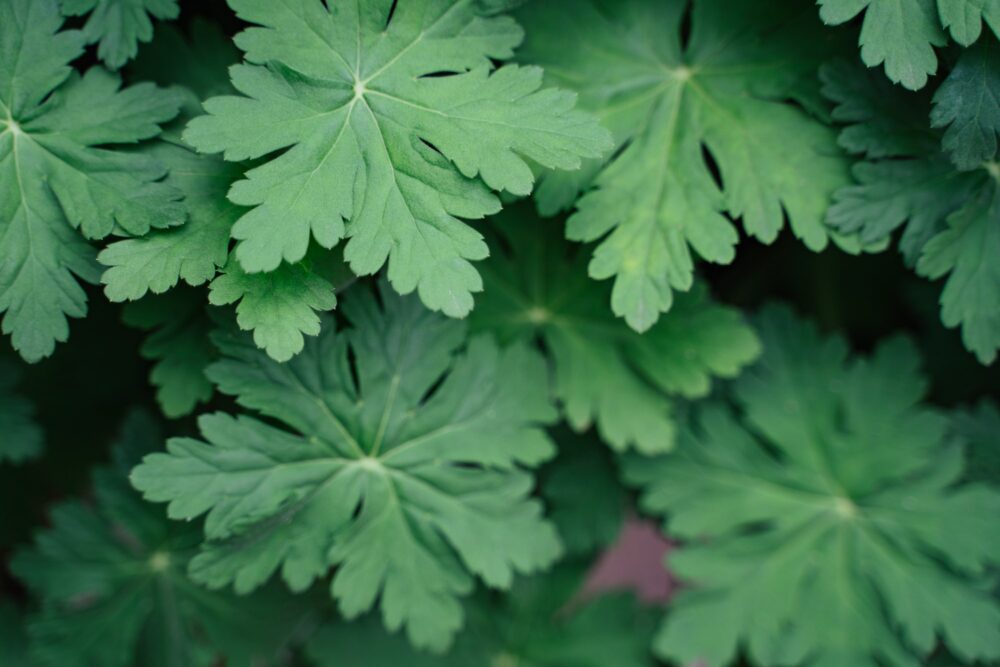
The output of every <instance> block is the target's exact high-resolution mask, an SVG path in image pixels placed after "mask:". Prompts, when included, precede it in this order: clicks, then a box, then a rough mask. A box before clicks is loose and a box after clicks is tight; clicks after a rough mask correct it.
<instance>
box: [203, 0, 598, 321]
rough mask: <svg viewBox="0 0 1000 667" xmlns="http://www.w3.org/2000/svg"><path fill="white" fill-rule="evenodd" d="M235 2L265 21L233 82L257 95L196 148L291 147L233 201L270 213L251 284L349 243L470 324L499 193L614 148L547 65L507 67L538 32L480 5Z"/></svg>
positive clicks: (220, 117)
mask: <svg viewBox="0 0 1000 667" xmlns="http://www.w3.org/2000/svg"><path fill="white" fill-rule="evenodd" d="M230 5H231V6H232V7H233V9H234V10H235V11H236V12H237V14H238V15H239V16H240V17H241V18H242V19H244V20H246V21H248V22H250V23H254V24H258V25H259V26H261V27H253V28H249V29H248V30H245V31H244V32H242V33H240V34H239V35H238V36H237V38H236V43H237V45H238V46H240V48H241V49H243V51H244V52H245V53H246V60H247V62H248V63H251V64H246V65H240V66H237V67H234V68H233V69H232V70H231V72H232V81H233V85H234V86H235V87H236V89H237V90H238V91H239V92H240V93H242V95H243V96H242V97H235V96H229V97H217V98H213V99H211V100H209V101H208V102H206V104H205V108H206V110H207V111H208V115H207V116H204V117H201V118H197V119H195V120H194V121H192V123H191V124H190V125H189V126H188V129H187V131H186V132H185V135H184V136H185V138H186V140H187V141H189V142H190V143H191V144H192V145H194V146H195V147H196V148H197V149H198V150H200V151H204V152H210V153H216V152H223V153H224V155H225V157H226V159H227V160H244V159H247V158H258V157H263V156H265V155H268V154H271V153H274V152H275V151H282V150H283V151H284V152H282V153H281V154H280V155H279V156H277V157H274V158H273V159H270V160H268V161H266V162H264V164H262V165H261V166H259V167H257V168H255V169H252V170H251V171H249V172H248V173H247V175H246V179H245V180H243V181H239V182H237V183H236V184H235V185H234V186H233V189H232V191H231V192H230V199H231V200H232V201H233V202H235V203H237V204H241V205H245V206H250V207H253V208H252V209H251V210H250V211H248V212H247V213H246V214H245V215H244V216H243V217H242V218H240V220H239V221H238V222H237V223H236V225H235V227H234V228H233V237H234V238H236V239H238V240H239V241H240V243H239V245H238V246H237V250H236V256H237V258H238V260H239V262H240V264H241V265H242V267H243V268H244V270H246V271H247V272H249V273H258V272H270V271H274V270H275V269H277V268H278V266H279V265H280V264H281V263H282V262H288V263H295V262H298V261H299V260H301V259H302V257H303V256H304V255H305V253H306V249H307V247H308V245H309V241H310V238H312V239H314V240H315V241H316V242H317V243H318V244H319V245H320V246H323V247H325V248H332V247H334V246H335V245H337V244H338V243H339V242H340V241H341V240H342V239H343V238H344V237H347V238H349V241H348V242H347V244H346V246H345V249H344V257H345V259H346V260H347V261H348V262H349V264H350V266H351V268H352V270H354V272H355V273H357V274H358V275H367V274H372V273H375V272H376V271H378V270H379V269H380V268H381V267H382V266H383V265H384V264H386V262H387V261H388V264H389V269H388V276H389V280H390V282H391V283H392V285H393V287H394V288H395V289H396V290H397V291H399V292H400V293H403V294H406V293H409V292H412V291H414V290H417V291H418V292H419V294H420V298H421V299H422V300H423V302H424V303H425V304H426V305H427V306H428V307H429V308H431V309H434V310H441V311H443V312H445V313H446V314H448V315H451V316H463V315H465V314H467V313H468V312H469V310H470V309H471V308H472V293H473V292H478V291H479V290H480V289H481V281H480V278H479V274H478V273H477V272H476V270H475V269H474V268H473V266H472V264H471V261H473V260H479V259H483V258H484V257H486V255H487V254H488V251H487V248H486V245H485V244H484V243H483V241H482V239H481V237H480V236H479V234H478V233H476V232H475V231H474V230H472V229H470V228H469V227H468V226H467V225H466V224H465V223H463V222H462V220H461V219H462V218H465V219H478V218H482V217H483V216H484V215H487V214H489V213H495V212H496V211H498V210H499V209H500V201H499V199H498V198H497V197H496V196H495V195H494V193H493V191H494V190H507V191H510V192H513V193H515V194H528V193H529V192H530V191H531V189H532V185H533V177H532V173H531V169H530V168H529V166H528V161H531V162H533V163H537V164H540V165H543V166H546V167H550V168H559V169H575V168H577V167H579V165H580V158H581V157H594V156H597V155H599V154H600V153H601V152H602V151H603V150H605V149H607V148H608V147H609V140H608V137H607V133H606V132H605V131H603V130H602V129H600V128H599V127H598V126H597V124H596V122H595V121H594V119H593V118H591V117H590V116H588V115H586V114H584V113H582V112H579V111H574V110H573V104H574V101H575V97H574V96H573V95H572V94H571V93H568V92H565V91H559V90H555V89H548V88H546V89H543V88H541V72H540V71H539V70H538V69H536V68H527V67H524V68H522V67H515V66H507V67H501V68H500V69H496V70H494V69H493V65H492V62H493V61H494V60H505V59H507V58H509V57H510V56H511V54H512V49H513V48H514V47H515V46H517V44H518V42H519V41H520V40H521V29H520V28H519V27H518V26H517V25H516V24H515V23H514V22H513V21H512V20H511V19H510V18H508V17H504V16H488V15H485V14H483V13H482V11H481V7H480V5H479V4H477V3H476V2H474V1H473V0H400V2H398V3H395V2H392V1H391V0H376V1H374V2H367V3H364V4H363V5H359V4H356V3H346V2H336V3H329V4H328V5H325V4H324V3H320V2H315V1H314V0H292V1H290V2H284V3H280V4H275V3H273V2H270V1H269V0H230ZM390 10H391V16H390ZM442 72H444V73H447V75H446V76H430V75H431V74H439V73H442Z"/></svg>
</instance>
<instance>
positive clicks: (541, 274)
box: [472, 206, 759, 453]
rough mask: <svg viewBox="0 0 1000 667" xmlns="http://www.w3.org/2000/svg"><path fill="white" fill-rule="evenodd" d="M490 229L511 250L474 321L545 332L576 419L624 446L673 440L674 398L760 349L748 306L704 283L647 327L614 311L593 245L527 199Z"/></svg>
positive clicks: (483, 327)
mask: <svg viewBox="0 0 1000 667" xmlns="http://www.w3.org/2000/svg"><path fill="white" fill-rule="evenodd" d="M491 228H495V229H496V230H497V232H498V234H500V235H501V236H502V238H503V239H504V240H505V241H506V243H505V244H493V245H494V246H498V245H499V246H501V247H502V246H503V245H506V246H507V247H509V248H510V251H509V252H508V253H503V252H498V253H496V254H495V255H494V256H493V257H491V258H490V259H489V261H487V262H485V263H484V264H483V267H482V273H483V277H484V281H485V287H486V291H485V294H484V295H483V297H482V298H481V299H480V303H479V306H478V307H477V308H476V310H475V311H473V313H472V326H473V328H474V329H476V330H479V331H490V332H495V333H497V334H498V335H499V336H500V337H501V338H502V339H503V340H525V341H531V340H533V339H534V338H540V339H541V340H542V341H543V342H544V345H545V347H546V348H547V349H548V350H549V351H550V353H551V355H552V358H553V363H554V366H555V385H554V390H555V394H556V397H557V398H558V399H559V401H560V402H561V403H562V407H563V412H564V413H565V415H566V418H567V420H568V421H569V423H570V424H571V425H572V426H573V427H574V428H575V429H577V430H584V429H586V428H588V427H589V426H590V425H591V423H594V422H596V424H597V429H598V432H599V433H600V435H601V438H602V439H603V440H604V441H605V442H607V443H608V445H610V446H611V447H612V448H614V449H616V450H618V451H621V450H624V449H626V448H629V447H635V448H636V449H638V450H639V451H642V452H646V453H651V452H662V451H666V450H668V449H670V448H671V447H672V446H673V441H674V430H675V429H674V421H673V416H672V407H671V402H672V401H671V397H676V396H682V397H685V398H697V397H700V396H704V395H706V394H707V393H708V392H709V389H710V387H711V381H712V378H713V377H715V376H721V377H733V376H735V375H736V374H737V373H739V371H740V369H741V368H742V367H743V366H745V365H746V364H747V363H749V362H751V361H753V360H754V358H755V357H756V356H757V354H758V352H759V344H758V342H757V338H756V336H755V335H754V333H753V331H752V330H751V329H750V328H749V327H748V326H747V325H746V324H745V323H744V322H743V321H742V319H741V317H740V315H739V314H738V313H737V312H736V311H735V310H733V309H731V308H726V307H724V306H720V305H717V304H715V303H713V302H712V301H711V300H710V299H709V298H708V295H707V293H706V291H705V290H703V289H700V288H698V289H694V290H693V291H692V292H691V293H689V294H684V295H681V296H680V298H678V299H677V303H676V304H675V306H674V308H673V309H672V310H671V311H670V313H668V314H667V315H665V316H664V317H662V318H661V319H660V320H659V322H658V323H657V324H656V325H655V326H654V327H653V328H652V329H650V330H649V331H647V332H646V333H645V334H644V335H639V334H638V333H636V332H635V331H633V330H632V329H630V328H629V327H628V326H626V325H625V324H624V323H623V322H620V321H618V320H616V319H615V317H614V316H613V315H612V314H611V313H610V312H608V308H607V303H608V300H609V298H610V294H609V292H610V291H611V290H610V288H609V287H607V286H606V285H602V284H596V283H594V282H593V281H591V280H589V279H588V278H587V271H586V263H587V255H588V253H587V252H586V251H585V250H583V249H580V248H579V247H578V246H574V245H573V244H570V243H567V242H566V241H565V240H563V238H562V234H561V232H560V230H559V225H558V224H557V223H555V222H553V221H548V220H540V219H539V218H538V217H537V216H536V215H534V214H532V213H531V212H530V210H529V209H528V208H527V207H525V206H520V207H518V208H516V209H512V210H511V211H510V212H508V213H505V214H504V215H502V216H501V217H500V218H498V219H497V221H496V224H493V225H491Z"/></svg>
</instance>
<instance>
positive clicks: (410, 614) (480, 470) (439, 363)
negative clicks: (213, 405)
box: [133, 287, 560, 650]
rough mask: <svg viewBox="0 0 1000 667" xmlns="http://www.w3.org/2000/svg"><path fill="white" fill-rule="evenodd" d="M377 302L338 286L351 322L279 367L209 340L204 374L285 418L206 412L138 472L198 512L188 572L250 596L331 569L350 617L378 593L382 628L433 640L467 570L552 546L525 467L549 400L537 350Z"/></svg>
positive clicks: (152, 489)
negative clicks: (202, 538)
mask: <svg viewBox="0 0 1000 667" xmlns="http://www.w3.org/2000/svg"><path fill="white" fill-rule="evenodd" d="M381 300H382V303H383V305H382V306H380V305H379V303H378V302H377V301H376V299H375V297H374V295H372V294H371V293H369V292H367V290H362V291H358V290H355V291H354V293H351V294H349V298H346V299H345V302H344V304H343V312H344V313H345V315H346V316H347V318H348V319H349V320H350V321H351V322H352V324H353V328H351V329H348V330H345V331H339V332H338V331H335V327H334V326H333V323H332V322H327V323H326V325H325V326H324V327H323V330H322V332H321V333H320V334H319V336H318V337H317V338H313V339H310V340H308V341H307V342H306V349H305V351H304V352H303V353H302V354H301V355H299V356H298V357H296V358H295V359H293V360H292V361H290V362H288V363H286V364H278V363H276V362H274V361H273V360H271V359H270V358H268V357H267V356H266V355H265V354H264V353H262V352H260V351H258V350H257V349H256V348H255V347H254V346H253V344H252V343H251V342H250V341H248V340H247V338H246V336H243V335H239V334H235V333H229V334H222V335H220V336H219V337H218V338H217V344H218V346H219V347H220V349H221V351H222V353H223V355H224V359H223V360H222V361H220V362H218V363H216V364H214V365H213V366H211V367H210V368H209V377H210V378H211V379H212V380H213V381H214V382H215V383H216V384H217V385H218V387H219V389H220V390H221V391H223V392H224V393H227V394H232V395H234V396H236V398H237V401H238V402H239V403H240V404H241V405H243V406H245V407H247V408H250V409H253V410H257V411H259V412H260V413H262V414H263V415H265V416H267V417H271V418H273V419H276V420H278V421H279V422H281V423H283V424H284V425H285V426H287V428H288V429H290V430H282V429H279V428H276V427H275V426H272V425H270V424H268V423H266V422H264V421H261V420H260V419H258V418H255V417H249V416H240V417H236V418H234V417H231V416H229V415H225V414H214V415H209V416H206V417H203V418H202V419H201V421H200V425H201V430H202V435H203V437H204V438H205V441H204V442H203V441H199V440H192V439H186V438H181V439H174V440H172V441H171V442H170V443H169V446H168V453H166V454H152V455H150V456H148V457H147V458H146V459H145V460H144V461H143V463H142V465H140V466H139V467H137V468H136V469H135V471H134V473H133V483H134V484H135V485H136V487H137V488H139V489H140V490H142V491H143V492H144V494H145V496H146V498H147V499H149V500H152V501H170V505H169V513H170V515H171V516H172V517H174V518H187V519H189V518H192V517H195V516H198V515H201V514H207V520H206V524H205V534H206V537H207V538H208V543H207V545H206V548H205V550H204V551H203V552H202V553H201V554H200V555H198V556H197V557H196V558H195V559H194V561H193V562H192V566H191V574H192V576H193V577H194V578H195V579H196V580H198V581H200V582H202V583H205V584H208V585H209V586H210V587H213V588H217V587H220V586H224V585H227V584H233V585H234V586H235V588H236V590H237V591H238V592H247V591H249V590H252V589H254V588H256V587H257V586H259V585H261V584H262V583H263V582H264V581H266V580H267V579H268V578H269V577H270V576H271V575H272V574H273V573H274V572H275V570H277V569H279V568H280V569H281V572H282V575H283V577H284V579H285V580H286V581H287V582H288V584H289V585H290V586H291V587H292V588H293V589H295V590H301V589H304V588H306V587H307V586H309V584H310V583H311V582H312V581H313V580H314V579H316V578H317V577H320V576H323V575H324V574H325V573H326V572H327V571H328V570H330V569H331V568H334V567H335V568H336V573H335V574H334V576H333V581H332V584H331V589H330V590H331V594H332V595H333V597H334V598H336V599H337V601H338V602H339V606H340V610H341V612H342V613H343V614H344V615H345V616H347V617H354V616H357V615H359V614H361V613H363V612H365V611H367V610H369V609H371V608H372V607H373V606H375V605H376V604H378V605H379V607H380V608H381V611H382V616H383V620H384V623H385V625H386V626H387V627H388V628H389V629H390V630H397V629H399V628H400V627H401V626H405V628H406V632H407V635H408V636H409V638H410V640H411V641H412V642H413V643H414V644H416V645H417V646H421V647H431V648H434V649H438V650H440V649H444V648H445V647H446V646H447V645H448V644H449V643H450V641H451V638H452V635H453V634H454V633H455V632H456V631H457V630H458V628H459V627H460V625H461V623H462V611H461V605H460V603H459V597H460V596H463V595H465V594H467V593H469V592H470V590H471V588H472V583H473V577H474V576H475V577H479V578H480V579H482V580H483V581H484V582H485V583H487V584H488V585H490V586H492V587H498V588H507V587H509V586H510V584H511V581H512V579H513V576H514V574H515V573H518V572H531V571H534V570H537V569H539V568H542V567H545V566H547V565H548V564H550V563H551V562H552V561H553V560H554V559H555V558H556V557H557V556H558V554H559V552H560V544H559V541H558V539H557V537H556V533H555V530H554V529H553V527H552V526H551V525H550V524H548V523H547V522H546V521H544V520H543V519H542V518H541V507H540V505H539V504H538V502H537V501H535V500H532V499H530V497H529V496H530V493H531V490H532V486H533V480H532V477H531V476H530V475H529V474H528V473H527V472H525V471H524V470H523V469H522V468H523V467H531V466H535V465H537V464H539V463H540V462H542V461H543V460H545V459H547V458H549V457H550V456H551V455H552V453H553V447H552V443H551V442H550V441H549V440H548V438H547V436H546V435H545V433H544V431H543V430H542V425H543V424H546V423H548V422H550V421H552V420H553V418H554V417H555V412H554V410H553V409H552V407H551V405H550V402H549V398H548V387H547V383H546V371H545V365H544V362H543V360H542V358H541V357H540V355H538V354H536V353H534V352H532V351H530V350H529V349H528V348H527V347H526V346H523V345H520V346H514V347H508V348H504V349H500V348H498V347H497V345H496V344H495V343H494V342H493V341H492V340H490V339H488V338H484V337H477V338H473V339H471V340H469V341H468V343H467V344H466V338H465V334H464V326H463V325H462V324H461V323H459V322H456V321H454V320H447V319H444V318H442V317H440V316H437V315H434V314H432V313H430V312H429V311H427V310H425V309H424V308H423V307H422V305H421V304H420V302H419V301H418V300H417V299H416V298H415V297H407V298H403V297H399V296H398V295H397V294H396V293H395V292H394V291H393V290H391V289H390V288H388V287H384V288H383V289H382V290H381Z"/></svg>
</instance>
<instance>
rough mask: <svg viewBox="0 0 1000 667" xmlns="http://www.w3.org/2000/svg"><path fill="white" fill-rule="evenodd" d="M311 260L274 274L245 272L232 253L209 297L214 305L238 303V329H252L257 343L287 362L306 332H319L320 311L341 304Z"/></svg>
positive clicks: (268, 352) (292, 265) (301, 344)
mask: <svg viewBox="0 0 1000 667" xmlns="http://www.w3.org/2000/svg"><path fill="white" fill-rule="evenodd" d="M313 263H314V261H310V260H309V259H304V260H302V261H300V262H299V263H297V264H283V265H282V266H279V267H278V268H277V269H276V270H275V271H272V272H271V273H247V272H246V271H244V270H243V268H242V267H241V266H240V263H239V262H238V261H237V260H236V257H235V255H234V256H231V257H230V258H229V261H228V262H227V263H226V267H225V268H224V269H223V270H222V275H220V276H219V277H218V278H216V279H215V280H213V281H212V284H211V291H210V293H209V297H208V300H209V302H210V303H211V304H212V305H213V306H225V305H229V304H233V303H236V304H238V305H237V306H236V321H237V323H238V324H239V326H240V329H243V330H244V331H253V339H254V343H256V344H257V347H259V348H261V349H262V350H266V351H267V354H268V356H270V357H271V358H272V359H274V360H275V361H288V360H289V359H291V358H292V357H294V356H295V355H296V354H298V353H299V352H301V351H302V347H303V345H305V336H316V335H317V334H319V332H320V317H319V315H318V314H317V313H320V312H324V311H328V310H333V309H334V308H336V306H337V295H336V293H335V291H334V285H333V283H332V282H330V280H328V279H327V278H326V277H325V276H323V275H322V274H321V273H320V272H318V271H317V270H315V269H314V268H313Z"/></svg>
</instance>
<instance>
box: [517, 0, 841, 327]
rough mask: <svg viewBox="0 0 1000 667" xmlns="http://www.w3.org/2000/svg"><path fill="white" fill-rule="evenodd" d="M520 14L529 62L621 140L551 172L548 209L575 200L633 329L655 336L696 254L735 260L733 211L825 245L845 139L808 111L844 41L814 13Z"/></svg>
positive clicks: (558, 4) (608, 6) (572, 228)
mask: <svg viewBox="0 0 1000 667" xmlns="http://www.w3.org/2000/svg"><path fill="white" fill-rule="evenodd" d="M689 9H690V16H691V33H690V39H687V40H686V38H685V32H684V30H683V29H682V24H683V18H684V16H685V15H686V12H687V11H688V10H689ZM519 18H520V19H521V20H522V22H523V23H524V25H525V26H526V29H527V34H528V39H527V42H526V44H525V47H524V49H523V50H522V51H521V52H520V57H521V58H522V59H523V60H524V61H525V62H530V63H538V64H540V65H542V66H543V67H544V68H545V70H546V73H547V76H548V78H549V80H551V81H552V82H553V83H555V84H557V85H560V86H564V87H567V88H571V89H573V90H575V91H577V92H578V93H579V94H580V106H581V107H582V108H584V109H588V110H591V111H593V112H595V113H596V114H597V115H598V116H599V117H600V118H601V120H602V121H603V123H604V124H605V125H606V126H607V127H609V128H610V129H611V131H612V133H613V135H614V138H615V141H616V143H617V145H618V148H619V151H618V152H617V153H615V155H614V156H613V157H612V159H610V160H609V161H608V162H607V163H602V162H596V161H595V162H590V163H588V165H587V166H586V167H585V168H584V170H583V171H581V172H579V174H569V175H566V176H562V175H558V174H557V175H554V176H551V177H549V178H547V180H546V181H545V182H543V184H542V186H541V187H540V189H539V194H538V199H539V203H540V207H541V210H542V211H543V212H551V211H555V210H558V209H562V208H568V207H569V206H570V205H572V204H573V203H574V202H576V208H577V210H576V213H575V214H574V215H573V216H572V217H571V218H570V219H569V223H568V226H567V235H568V236H569V237H570V238H571V239H574V240H578V241H595V240H598V239H601V241H600V243H599V244H598V245H597V247H596V249H595V251H594V257H593V260H592V261H591V263H590V275H591V277H593V278H597V279H606V278H614V290H613V292H612V295H611V306H612V309H613V310H614V312H615V314H617V315H619V316H620V317H624V318H625V320H626V321H627V322H628V323H629V325H630V326H631V327H632V328H634V329H636V330H638V331H645V330H647V329H649V327H651V326H652V325H653V324H654V323H655V322H656V321H657V319H658V318H659V316H660V313H661V312H665V311H667V310H669V309H670V307H671V306H672V304H673V293H674V292H675V291H687V290H689V289H690V288H691V285H692V282H693V277H694V256H695V255H697V256H699V257H701V258H703V259H705V260H707V261H710V262H715V263H723V264H725V263H729V262H731V261H732V260H733V257H734V253H735V246H736V243H737V240H738V236H737V232H736V228H735V226H734V224H733V223H732V222H731V221H730V219H729V217H727V214H728V215H729V216H732V217H733V218H740V219H741V220H742V225H743V228H744V229H745V230H746V232H747V233H748V234H750V235H752V236H754V237H756V238H758V239H760V240H762V241H764V242H768V243H769V242H771V241H773V240H774V239H775V237H776V236H777V235H778V233H779V231H780V230H781V228H782V227H783V225H784V224H785V220H786V218H787V220H788V224H789V226H790V227H791V229H792V231H793V232H794V233H795V235H796V236H798V237H799V238H801V239H802V240H803V241H804V242H805V244H806V245H807V246H808V247H809V248H811V249H813V250H820V249H822V248H823V247H825V246H826V244H827V243H828V240H829V236H830V234H829V229H828V228H826V227H825V226H824V225H823V214H824V212H825V210H826V207H827V205H828V200H829V197H830V195H831V194H832V193H833V192H834V190H836V189H837V188H839V187H841V186H843V185H845V184H846V183H847V182H848V170H847V162H846V161H845V160H844V159H843V158H842V157H840V156H839V155H838V150H837V147H836V137H835V134H834V132H833V130H831V129H830V128H828V127H826V126H825V125H824V124H823V122H821V121H820V120H819V119H817V118H816V117H814V116H813V115H812V113H810V110H813V109H816V108H817V104H816V98H817V97H818V90H817V86H816V85H814V84H813V77H814V72H815V68H816V67H817V65H818V64H819V62H821V61H822V60H823V59H825V58H827V57H829V56H830V54H832V53H835V52H836V43H835V42H834V41H831V38H830V36H829V35H828V34H827V33H826V32H824V31H823V29H822V26H821V25H820V24H819V22H818V21H817V20H816V18H815V16H814V15H813V14H812V12H811V10H810V9H809V7H808V6H806V5H804V4H803V3H800V2H784V1H782V2H779V3H777V4H775V3H771V4H770V5H769V9H768V10H767V11H766V12H765V11H761V10H760V5H759V3H757V2H754V1H753V0H738V1H735V2H734V1H733V0H694V1H693V2H690V3H688V2H661V1H660V0H624V1H622V0H586V1H584V2H578V1H576V0H557V1H550V2H538V3H529V4H528V5H526V7H525V10H524V11H523V12H521V14H520V15H519ZM789 101H793V102H794V103H793V104H789V103H788V102H789ZM706 151H707V153H708V154H710V155H711V159H712V160H714V164H715V165H717V167H718V172H719V175H720V176H721V186H720V184H719V183H717V181H716V179H715V176H714V175H713V173H712V168H711V167H710V165H709V164H708V163H707V162H706V157H705V152H706ZM584 190H586V194H584V196H583V198H582V199H580V200H579V201H578V202H577V201H576V200H577V195H578V193H579V192H581V191H584Z"/></svg>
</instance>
